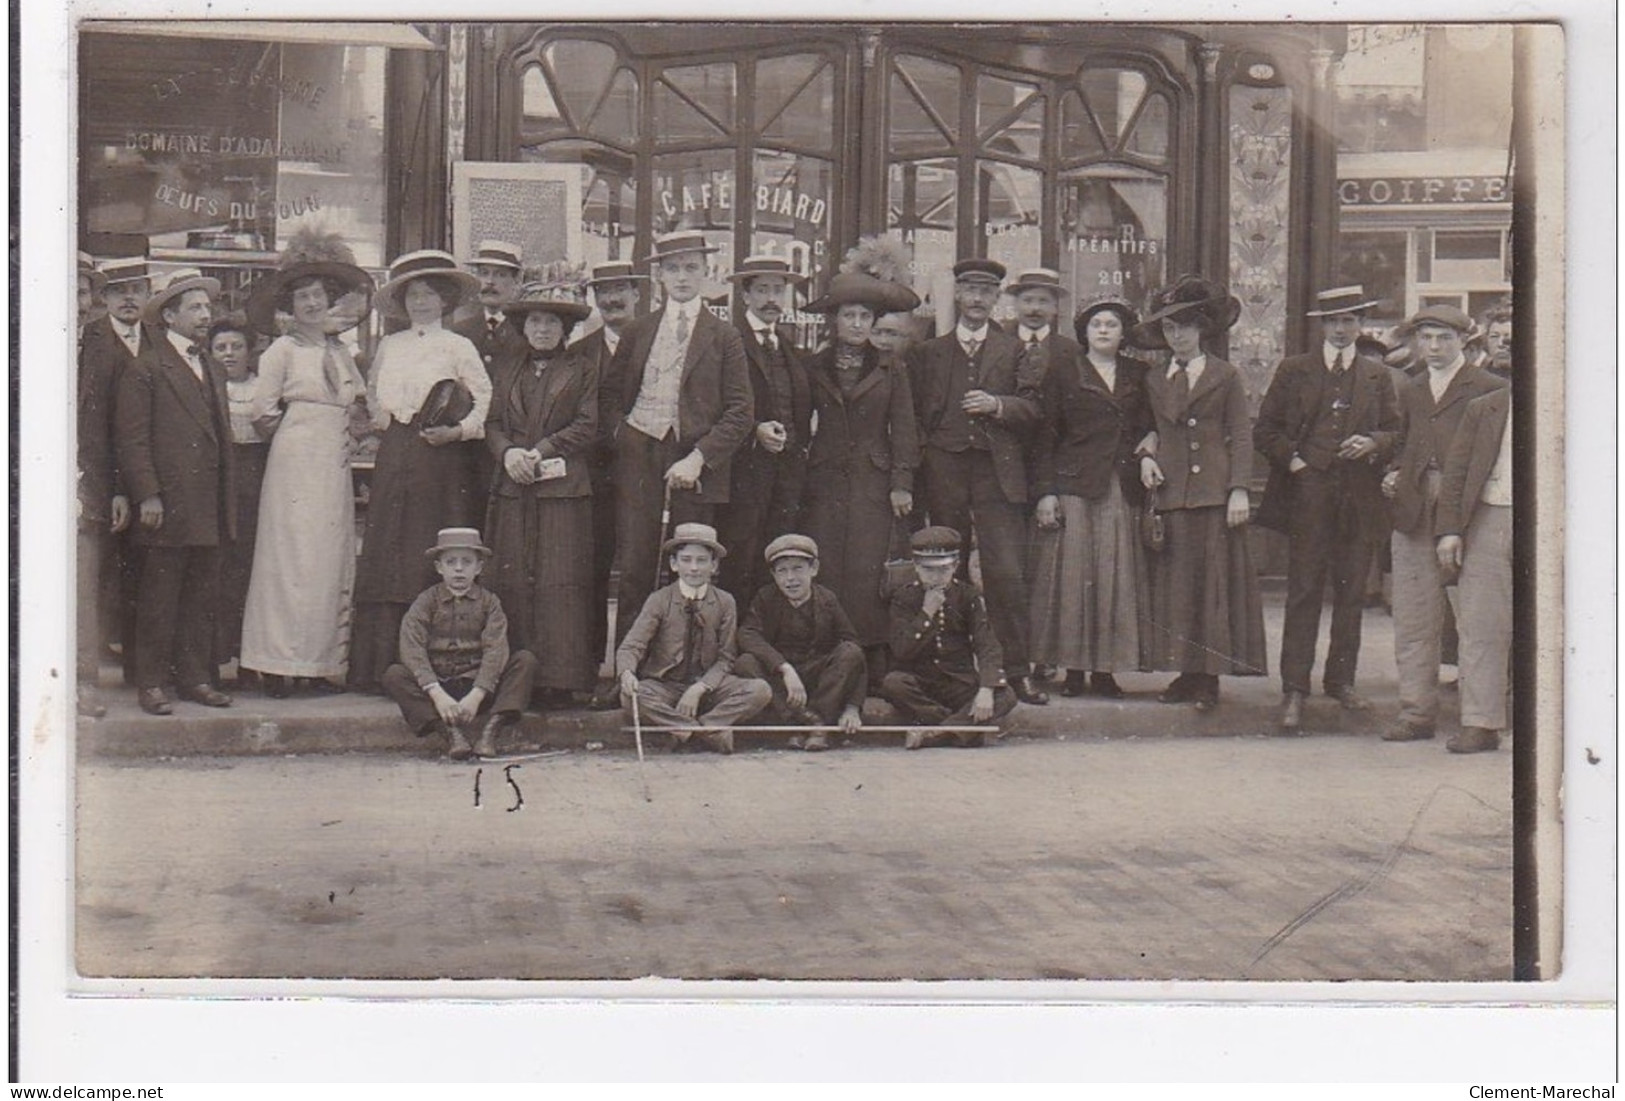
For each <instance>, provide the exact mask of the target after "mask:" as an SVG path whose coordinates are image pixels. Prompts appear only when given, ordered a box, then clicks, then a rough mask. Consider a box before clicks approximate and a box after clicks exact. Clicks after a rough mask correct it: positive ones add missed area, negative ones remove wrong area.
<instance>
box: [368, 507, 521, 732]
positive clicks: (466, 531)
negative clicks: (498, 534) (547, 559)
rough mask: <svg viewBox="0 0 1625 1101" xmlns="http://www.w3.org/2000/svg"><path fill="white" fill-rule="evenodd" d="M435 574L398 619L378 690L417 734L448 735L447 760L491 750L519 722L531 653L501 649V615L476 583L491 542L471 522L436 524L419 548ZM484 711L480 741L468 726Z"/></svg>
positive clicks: (504, 636) (504, 626) (504, 638)
mask: <svg viewBox="0 0 1625 1101" xmlns="http://www.w3.org/2000/svg"><path fill="white" fill-rule="evenodd" d="M423 553H424V557H426V558H429V559H431V560H432V561H433V562H434V569H435V572H436V573H438V574H439V575H440V580H439V581H438V582H437V583H435V584H433V585H431V586H429V587H428V588H427V589H425V590H423V592H422V594H421V595H419V596H418V598H417V599H416V600H414V601H413V602H412V606H411V607H410V608H409V609H407V612H406V615H405V617H404V618H403V619H402V620H401V644H400V645H401V660H400V661H399V662H397V663H396V664H394V665H391V666H390V667H389V668H388V669H386V670H385V671H384V676H383V680H382V684H383V688H384V692H385V693H386V694H387V695H388V696H389V698H390V699H392V700H394V701H395V705H396V706H397V707H399V708H400V709H401V717H402V718H403V719H405V720H406V724H407V725H408V726H410V727H411V728H412V733H414V734H416V735H417V736H418V737H420V738H427V737H429V736H431V735H434V736H444V737H445V738H446V739H447V748H446V754H447V756H449V757H450V758H451V759H452V760H454V761H461V760H466V759H467V758H468V757H470V756H475V757H495V756H496V755H497V738H498V737H499V736H501V735H502V734H503V733H504V732H505V731H507V730H510V729H512V728H513V726H514V725H515V724H516V723H518V722H519V713H520V712H521V711H523V710H524V708H525V703H526V701H528V700H529V699H530V686H531V681H532V679H533V678H534V677H535V675H536V658H535V657H534V656H533V655H532V654H531V652H530V651H529V650H512V651H510V650H509V649H508V618H507V616H506V615H504V614H503V611H502V602H501V601H500V600H498V599H497V597H496V594H495V593H493V592H491V591H490V590H489V589H487V588H485V587H484V586H483V585H481V584H480V572H481V571H482V570H483V569H484V568H485V563H486V560H487V559H489V558H490V557H491V549H490V548H489V547H487V546H486V545H485V544H484V543H483V542H481V541H480V533H479V531H478V530H477V529H475V528H441V529H440V535H439V537H438V538H437V539H436V540H435V544H434V546H432V547H430V548H429V549H428V550H426V551H424V552H423ZM485 712H489V713H490V717H489V718H487V719H486V721H485V725H484V726H483V727H482V728H481V730H480V735H479V740H478V741H477V742H475V743H474V744H472V745H470V744H469V740H468V731H469V730H471V729H473V726H474V723H475V721H476V720H477V719H478V718H479V716H480V715H481V714H482V713H485Z"/></svg>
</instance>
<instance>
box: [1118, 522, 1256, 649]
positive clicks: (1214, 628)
mask: <svg viewBox="0 0 1625 1101" xmlns="http://www.w3.org/2000/svg"><path fill="white" fill-rule="evenodd" d="M1224 515H1225V509H1224V506H1223V505H1214V506H1211V507H1208V508H1183V509H1171V510H1169V511H1168V512H1165V513H1163V516H1164V521H1165V530H1166V532H1167V536H1168V541H1167V546H1166V547H1165V548H1164V549H1163V550H1162V551H1161V552H1160V553H1156V554H1150V555H1148V557H1149V558H1150V559H1151V560H1152V562H1151V571H1150V572H1151V657H1152V661H1153V667H1154V668H1157V669H1165V670H1168V671H1171V672H1180V673H1209V674H1217V675H1222V676H1238V677H1246V676H1254V677H1261V676H1263V675H1264V674H1265V673H1266V672H1267V671H1268V669H1267V662H1266V658H1265V654H1264V651H1265V645H1264V610H1263V605H1262V603H1261V602H1260V600H1259V595H1258V575H1257V574H1255V573H1254V572H1253V563H1252V557H1251V555H1250V554H1249V552H1248V548H1247V528H1246V526H1245V525H1243V526H1242V527H1239V528H1232V527H1229V526H1227V525H1226V524H1225V521H1224Z"/></svg>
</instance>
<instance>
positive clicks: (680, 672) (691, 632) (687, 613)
mask: <svg viewBox="0 0 1625 1101" xmlns="http://www.w3.org/2000/svg"><path fill="white" fill-rule="evenodd" d="M683 616H684V618H685V619H686V620H687V622H686V623H685V625H684V628H683V660H682V661H681V662H679V663H678V665H677V677H678V679H679V680H681V681H683V682H684V683H687V684H692V683H693V682H694V681H695V680H698V679H699V675H700V669H699V664H700V630H701V628H702V627H703V624H701V623H700V602H699V601H698V600H689V599H687V598H684V600H683Z"/></svg>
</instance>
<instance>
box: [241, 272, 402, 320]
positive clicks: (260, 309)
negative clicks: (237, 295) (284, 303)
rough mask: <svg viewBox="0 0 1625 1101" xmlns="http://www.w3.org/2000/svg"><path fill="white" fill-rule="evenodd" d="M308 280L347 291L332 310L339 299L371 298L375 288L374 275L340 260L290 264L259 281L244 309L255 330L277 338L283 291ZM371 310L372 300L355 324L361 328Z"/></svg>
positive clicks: (255, 284)
mask: <svg viewBox="0 0 1625 1101" xmlns="http://www.w3.org/2000/svg"><path fill="white" fill-rule="evenodd" d="M305 279H320V280H322V281H323V282H329V281H331V282H333V283H336V284H338V285H339V286H340V287H342V288H343V290H342V291H340V292H339V294H337V295H333V296H331V297H332V298H333V301H331V302H329V303H328V304H327V305H328V308H329V309H331V308H332V307H333V306H335V305H337V304H338V299H339V298H343V297H345V296H346V295H350V294H355V293H357V292H360V293H361V294H364V295H369V296H370V295H371V293H372V289H373V282H372V276H370V275H368V274H367V273H366V272H365V271H364V270H363V269H361V268H359V267H357V266H356V265H354V264H345V263H341V262H340V261H337V260H308V261H305V262H304V263H299V264H290V265H288V266H287V267H285V268H283V269H281V270H280V271H273V272H271V273H270V274H269V275H263V276H261V277H260V278H259V279H258V280H257V281H255V283H254V289H253V290H252V291H250V292H249V294H248V304H247V305H246V306H244V307H243V312H244V313H246V314H247V315H248V320H249V321H251V322H253V324H254V328H256V329H258V330H259V331H260V332H262V333H271V334H273V335H275V333H276V332H277V324H276V315H277V311H278V309H279V307H278V304H277V299H279V298H281V297H282V292H283V291H284V290H286V289H287V288H288V287H290V286H292V285H293V284H294V283H297V282H300V281H302V280H305ZM371 311H372V303H371V300H370V297H369V300H368V302H367V305H366V308H365V309H363V310H361V311H360V316H358V317H356V318H355V323H356V324H357V325H359V324H360V323H361V322H362V320H364V319H365V318H366V316H367V314H368V313H370V312H371ZM283 312H286V311H285V310H284V311H283Z"/></svg>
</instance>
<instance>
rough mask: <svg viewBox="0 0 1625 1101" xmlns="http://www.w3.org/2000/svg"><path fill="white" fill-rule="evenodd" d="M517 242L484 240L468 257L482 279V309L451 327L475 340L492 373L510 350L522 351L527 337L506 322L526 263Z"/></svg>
mask: <svg viewBox="0 0 1625 1101" xmlns="http://www.w3.org/2000/svg"><path fill="white" fill-rule="evenodd" d="M521 261H522V255H521V253H520V251H519V246H518V245H510V244H508V243H507V242H506V241H481V242H480V245H479V248H477V249H475V250H474V256H473V258H472V259H470V260H469V261H468V271H469V274H470V275H472V276H473V277H474V278H475V279H478V280H479V281H480V288H479V297H480V312H479V313H477V314H474V315H472V316H470V317H466V318H464V319H463V320H462V321H459V322H457V324H455V325H453V326H452V327H451V331H452V332H454V333H456V334H458V335H459V336H465V337H467V338H468V339H469V340H471V341H473V342H474V347H476V348H478V349H479V351H480V359H481V360H482V361H483V362H484V363H485V371H486V373H487V374H492V373H493V372H494V371H495V370H496V367H497V365H498V364H499V363H502V362H503V361H504V360H506V359H507V358H509V353H522V352H523V351H524V349H525V338H524V336H523V335H522V334H521V333H520V332H519V330H518V328H516V327H515V326H513V325H508V324H505V321H506V320H507V314H505V313H503V312H502V311H503V308H504V307H506V306H507V305H508V303H510V302H512V301H513V300H514V296H515V295H516V294H518V293H519V274H520V272H521V271H522V270H523V268H524V265H523V263H522V262H521Z"/></svg>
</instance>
